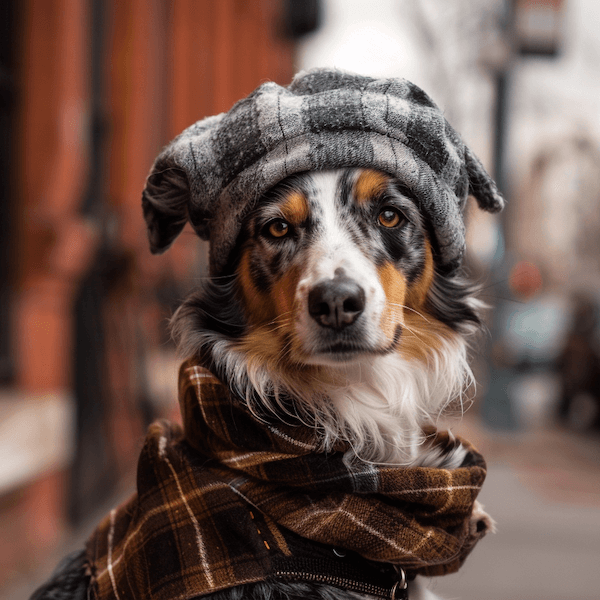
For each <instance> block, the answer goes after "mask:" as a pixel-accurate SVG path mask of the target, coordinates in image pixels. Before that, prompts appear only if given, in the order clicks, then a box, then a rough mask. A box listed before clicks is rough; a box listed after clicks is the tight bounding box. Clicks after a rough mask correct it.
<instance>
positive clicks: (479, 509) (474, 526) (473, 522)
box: [469, 500, 496, 537]
mask: <svg viewBox="0 0 600 600" xmlns="http://www.w3.org/2000/svg"><path fill="white" fill-rule="evenodd" d="M469 533H470V534H471V535H472V536H473V537H483V536H484V535H485V534H486V533H496V521H494V519H492V517H490V515H488V514H487V513H486V512H485V510H484V509H483V504H481V502H479V501H478V500H475V504H473V512H472V513H471V518H470V520H469Z"/></svg>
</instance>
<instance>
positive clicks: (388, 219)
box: [377, 206, 405, 228]
mask: <svg viewBox="0 0 600 600" xmlns="http://www.w3.org/2000/svg"><path fill="white" fill-rule="evenodd" d="M377 220H378V221H379V223H380V225H383V226H384V227H388V228H391V227H397V226H398V225H400V223H402V222H403V221H404V220H405V217H404V215H403V214H402V213H401V212H400V211H399V210H397V209H395V208H393V207H391V206H385V207H384V208H382V209H381V211H380V212H379V216H378V217H377Z"/></svg>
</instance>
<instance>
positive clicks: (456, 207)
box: [142, 69, 504, 275]
mask: <svg viewBox="0 0 600 600" xmlns="http://www.w3.org/2000/svg"><path fill="white" fill-rule="evenodd" d="M339 167H365V168H372V169H379V170H381V171H383V172H385V173H388V174H389V175H392V176H393V177H395V178H397V179H398V180H399V181H401V182H402V183H403V184H404V186H406V187H407V188H408V189H409V190H410V191H411V192H412V193H413V195H414V197H415V199H416V200H417V202H418V204H419V208H420V210H421V212H422V213H423V214H424V215H425V217H426V218H427V219H428V220H429V222H430V223H431V226H432V230H433V232H434V234H435V238H436V239H435V240H434V246H435V249H436V261H437V264H438V266H439V267H440V268H442V269H444V270H447V271H451V270H453V269H455V268H457V267H458V266H460V264H461V262H462V257H463V254H464V250H465V225H464V218H463V210H464V207H465V203H466V200H467V196H468V195H469V194H471V195H473V196H474V197H475V199H476V200H477V202H478V204H479V206H480V208H482V209H484V210H487V211H490V212H497V211H499V210H501V208H502V207H503V204H504V200H503V198H502V196H501V195H500V194H499V192H498V189H497V188H496V185H495V184H494V182H493V181H492V179H491V178H490V176H489V175H488V174H487V173H486V171H485V169H484V168H483V166H482V165H481V163H480V162H479V160H478V159H477V157H476V156H475V155H474V154H473V153H472V152H471V151H470V150H469V149H468V148H467V147H466V146H465V144H464V143H463V142H462V140H461V139H460V137H459V135H458V134H457V133H456V132H455V131H454V129H452V127H451V126H450V125H449V123H448V122H447V121H446V119H445V118H444V115H443V114H442V112H441V111H440V109H439V108H438V107H437V106H436V105H435V104H434V103H433V102H432V100H431V99H430V98H429V96H427V94H425V92H423V91H422V90H421V89H420V88H419V87H417V86H416V85H414V84H412V83H411V82H409V81H406V80H405V79H373V78H370V77H362V76H359V75H354V74H349V73H344V72H341V71H337V70H332V69H316V70H312V71H308V72H302V73H299V74H298V75H297V76H296V77H295V78H294V80H293V81H292V83H291V84H290V85H289V86H288V87H281V86H279V85H277V84H275V83H265V84H263V85H261V86H260V87H259V88H258V89H256V90H255V91H254V92H252V93H251V94H250V95H249V96H248V97H247V98H244V99H243V100H240V101H239V102H238V103H237V104H235V105H234V106H233V108H232V109H231V110H230V111H229V112H227V113H223V114H220V115H217V116H214V117H209V118H206V119H203V120H201V121H198V122H197V123H195V124H194V125H192V126H191V127H189V128H188V129H186V130H185V131H183V133H181V134H180V135H179V136H178V137H176V138H175V139H174V140H173V141H172V142H171V143H170V144H169V145H168V146H166V147H165V148H164V149H163V151H162V152H161V153H160V155H159V156H158V157H157V159H156V161H155V162H154V165H153V167H152V170H151V172H150V175H149V176H148V180H147V182H146V187H145V189H144V192H143V197H142V206H143V210H144V217H145V219H146V222H147V225H148V235H149V238H150V247H151V250H152V252H153V253H160V252H164V251H165V250H166V249H167V248H168V247H169V246H170V245H171V244H172V242H173V240H174V239H175V238H176V237H177V235H179V233H180V232H181V230H182V229H183V227H184V225H185V224H186V222H187V221H188V220H189V222H190V223H191V225H192V227H193V228H194V230H195V231H196V233H197V234H198V235H199V236H200V237H201V238H202V239H205V240H209V241H210V270H211V273H212V274H213V275H217V274H219V273H222V272H223V270H224V268H225V267H226V265H227V262H228V259H229V255H230V253H231V251H232V249H233V248H234V245H235V242H236V238H237V236H238V234H239V232H240V227H241V223H242V220H243V219H244V217H245V216H246V215H247V214H248V212H249V211H250V210H252V209H253V208H254V207H255V206H256V204H257V202H258V201H259V200H260V198H261V196H262V195H263V194H264V193H265V192H267V191H268V190H269V189H270V188H271V187H273V186H274V185H275V184H276V183H278V182H279V181H281V180H282V179H284V178H285V177H287V176H288V175H291V174H293V173H299V172H302V171H311V170H324V169H334V168H339Z"/></svg>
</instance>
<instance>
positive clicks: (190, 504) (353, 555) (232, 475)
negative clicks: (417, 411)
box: [88, 361, 485, 600]
mask: <svg viewBox="0 0 600 600" xmlns="http://www.w3.org/2000/svg"><path fill="white" fill-rule="evenodd" d="M179 399H180V404H181V410H182V415H183V421H184V430H183V431H182V430H181V428H180V427H179V426H177V425H174V424H171V423H168V422H165V421H161V422H158V423H155V424H154V425H152V426H151V427H150V430H149V433H148V437H147V440H146V443H145V446H144V448H143V450H142V453H141V456H140V460H139V465H138V475H137V494H136V495H134V496H133V498H131V500H129V501H128V502H127V503H126V504H125V505H123V506H121V507H120V508H118V509H115V510H113V511H112V512H111V513H110V514H109V515H108V517H107V518H106V519H105V520H104V521H103V522H102V523H101V524H100V526H99V527H98V528H97V529H96V531H95V532H94V534H93V535H92V537H91V538H90V540H89V542H88V562H89V565H90V569H91V573H92V588H91V590H92V597H95V598H98V599H101V600H106V599H109V598H110V599H116V600H124V599H126V598H127V599H136V600H142V599H144V600H147V599H150V598H152V599H153V600H173V599H175V598H177V599H181V600H187V599H192V598H196V597H198V596H202V595H205V594H208V593H211V592H214V591H217V590H221V589H225V588H229V587H233V586H237V585H242V584H246V583H253V582H258V581H265V580H269V579H279V580H301V581H313V582H323V583H329V584H331V585H336V586H337V587H342V588H347V589H353V590H356V591H362V592H367V593H371V594H374V595H377V596H380V597H388V598H391V597H392V594H391V588H392V587H393V585H394V582H395V581H396V575H395V571H394V568H393V565H400V566H402V568H403V569H404V570H406V571H408V572H409V573H410V574H416V573H421V574H427V575H441V574H445V573H449V572H453V571H456V570H457V569H458V568H459V567H460V565H461V564H462V562H463V561H464V559H465V558H466V556H467V554H468V553H469V552H470V550H471V549H472V547H473V546H474V545H475V543H476V542H477V541H478V539H479V537H481V535H483V533H482V534H470V533H469V517H470V516H471V512H472V507H473V502H474V501H475V498H476V496H477V494H478V492H479V490H480V488H481V485H482V483H483V480H484V478H485V463H484V461H483V458H482V457H481V456H480V455H479V454H478V453H477V452H476V451H475V450H474V449H473V448H471V447H470V446H468V444H466V442H464V440H461V441H462V443H463V444H466V445H467V447H468V448H469V449H470V452H469V456H468V458H467V460H466V461H465V466H463V467H461V468H458V469H455V470H452V471H450V470H444V469H433V468H425V467H418V468H417V467H415V468H396V467H387V466H374V465H367V464H363V465H359V466H356V465H355V466H354V468H352V469H349V468H348V467H347V466H346V465H345V464H344V462H343V460H342V458H343V453H342V452H333V453H331V454H329V455H325V454H322V453H321V454H320V453H316V452H315V451H314V448H315V442H314V437H313V436H314V433H313V432H312V431H311V430H310V429H308V428H305V427H301V426H299V427H293V426H290V425H284V424H279V423H278V424H273V423H268V422H261V421H260V420H257V419H256V418H254V417H253V416H252V415H251V414H250V413H249V412H248V411H247V410H246V409H245V407H244V406H243V404H242V403H241V402H238V401H236V400H235V398H233V397H232V396H231V394H230V392H229V390H228V389H227V387H226V386H224V385H223V384H222V383H221V382H220V381H219V380H217V379H216V378H215V377H214V376H213V375H212V374H211V373H210V372H209V371H207V370H205V369H204V368H202V367H201V366H199V365H197V364H195V363H193V362H191V361H188V362H187V363H184V364H183V365H182V367H181V371H180V383H179ZM434 443H436V444H437V443H439V444H449V443H451V441H450V440H449V438H448V437H447V436H445V437H444V436H443V435H441V434H438V437H436V439H435V441H434Z"/></svg>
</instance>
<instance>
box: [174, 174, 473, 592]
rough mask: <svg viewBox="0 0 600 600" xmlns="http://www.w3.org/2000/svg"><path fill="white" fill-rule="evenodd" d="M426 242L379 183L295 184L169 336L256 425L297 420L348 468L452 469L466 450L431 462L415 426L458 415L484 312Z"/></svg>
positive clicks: (393, 187) (389, 186)
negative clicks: (340, 447)
mask: <svg viewBox="0 0 600 600" xmlns="http://www.w3.org/2000/svg"><path fill="white" fill-rule="evenodd" d="M434 239H435V238H434V237H433V235H432V232H431V230H430V226H429V224H428V223H427V222H426V221H425V220H424V218H423V216H422V214H421V212H420V211H419V206H418V202H417V201H416V200H415V199H414V198H413V197H411V194H410V193H409V192H408V190H406V189H405V188H404V187H403V186H402V185H401V184H400V183H399V182H398V181H395V180H394V179H393V178H391V177H389V176H387V175H384V174H382V173H380V172H377V171H372V170H364V169H341V170H335V171H323V172H311V173H302V174H298V175H294V176H291V177H289V178H288V179H286V180H284V181H283V182H281V183H280V184H279V185H277V186H276V187H275V188H274V189H272V190H271V191H270V192H269V193H268V194H267V195H266V196H265V197H264V198H263V199H261V201H260V202H259V203H258V204H257V208H256V209H255V210H254V211H253V212H252V213H251V214H249V215H248V216H247V218H246V219H245V222H244V223H243V228H242V233H241V235H240V237H239V239H238V242H237V245H236V249H235V251H234V253H233V255H232V256H230V258H229V263H228V267H227V271H226V272H225V273H224V274H223V275H221V276H219V277H215V278H212V279H209V280H208V281H207V282H205V284H204V285H203V287H202V289H201V290H200V291H199V292H198V293H195V294H193V295H192V296H191V297H189V298H188V299H187V300H185V302H184V303H183V304H182V306H181V307H180V308H179V309H178V310H177V312H176V313H175V315H174V317H173V321H172V326H173V332H174V336H175V338H176V340H177V341H178V344H179V347H180V350H181V352H182V354H183V355H185V356H190V355H201V356H203V357H204V359H205V360H207V361H208V363H209V365H210V368H211V369H212V370H213V372H214V373H215V374H216V375H217V376H218V377H219V378H220V379H221V380H223V381H225V382H226V383H227V384H228V385H229V386H230V387H231V389H232V390H234V391H235V392H236V393H237V394H238V395H239V396H241V397H242V398H244V399H245V400H246V402H247V404H248V406H249V408H250V409H251V410H252V411H253V412H254V413H255V414H257V415H258V416H261V415H264V414H265V411H268V412H269V413H271V414H274V415H276V416H277V417H278V418H280V419H282V420H287V419H289V420H294V421H296V422H297V420H298V419H301V420H302V421H303V422H304V423H305V424H307V425H308V426H310V427H313V428H315V429H316V430H317V431H318V432H319V434H320V439H321V444H322V449H323V450H328V449H331V448H332V447H333V446H334V445H335V444H336V443H338V442H340V441H343V442H346V443H347V445H348V446H349V447H350V448H352V450H351V451H348V452H347V454H346V460H347V462H348V464H352V463H353V462H354V461H357V460H360V461H372V462H375V463H378V464H381V463H387V464H394V465H420V466H437V467H444V468H454V467H457V466H459V465H460V464H461V463H462V461H463V459H464V456H465V453H466V452H465V450H464V449H463V448H462V447H461V446H460V445H459V446H457V447H456V448H455V450H454V451H452V452H451V453H450V454H441V453H439V452H437V451H435V450H432V449H431V448H429V447H428V446H427V445H426V444H424V440H425V438H424V436H423V434H422V427H423V426H424V425H427V424H434V423H435V421H436V420H437V419H438V417H439V416H440V415H441V414H442V412H444V410H445V409H448V408H451V407H458V408H459V409H462V407H463V405H464V399H465V394H466V391H467V389H468V388H469V387H470V386H471V384H472V382H473V378H472V374H471V370H470V368H469V365H468V362H467V348H468V338H469V337H470V336H471V335H472V334H473V333H475V332H476V331H477V330H478V329H479V327H480V325H481V321H480V314H479V312H480V308H481V306H482V305H481V304H480V303H479V302H478V301H477V300H476V299H475V295H474V293H475V288H474V287H473V286H472V285H471V284H470V283H468V282H467V280H466V279H464V278H463V277H462V276H461V275H459V274H456V273H451V274H444V273H442V272H440V271H439V270H438V269H437V268H436V260H435V253H436V248H435V242H434ZM289 398H292V400H293V402H292V403H290V402H289ZM328 593H336V594H340V592H333V591H330V592H328ZM418 593H419V592H417V590H413V592H412V593H411V597H417V595H418ZM293 595H294V594H293V593H292V596H293ZM298 596H299V597H301V596H303V594H302V593H301V592H300V591H298Z"/></svg>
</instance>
